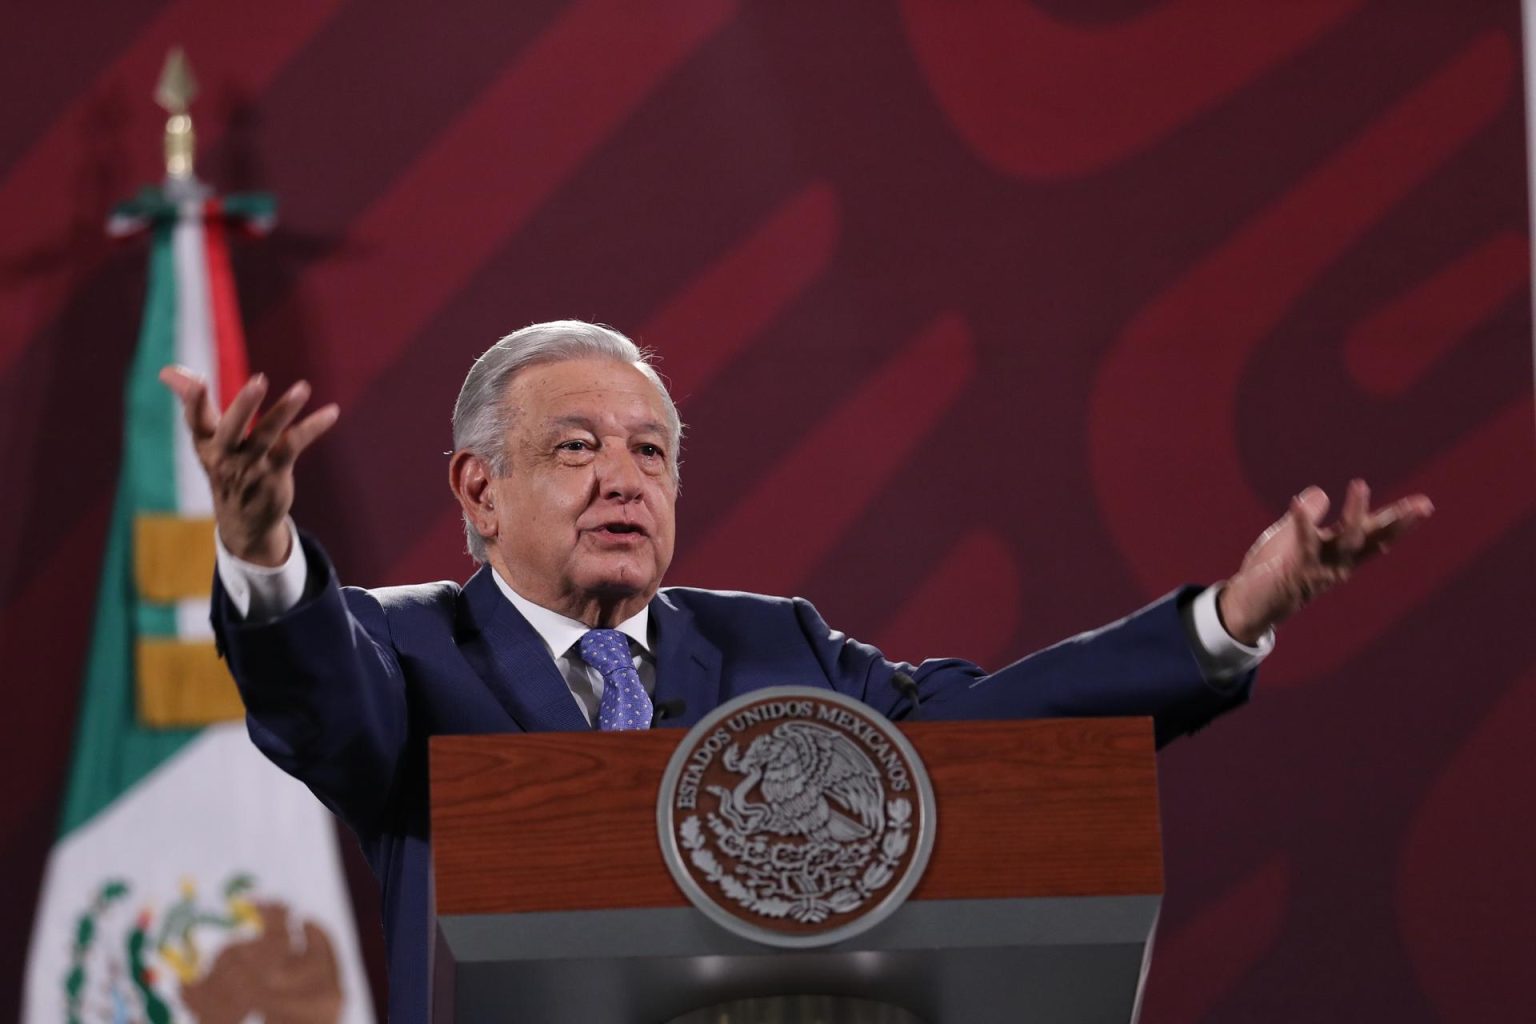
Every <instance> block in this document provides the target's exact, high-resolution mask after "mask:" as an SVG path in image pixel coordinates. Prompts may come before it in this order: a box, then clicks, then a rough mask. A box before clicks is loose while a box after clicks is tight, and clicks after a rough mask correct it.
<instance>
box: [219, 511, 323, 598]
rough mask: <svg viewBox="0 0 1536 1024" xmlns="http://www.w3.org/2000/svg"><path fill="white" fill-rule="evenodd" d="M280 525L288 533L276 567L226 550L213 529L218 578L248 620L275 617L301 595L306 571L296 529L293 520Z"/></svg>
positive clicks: (220, 536)
mask: <svg viewBox="0 0 1536 1024" xmlns="http://www.w3.org/2000/svg"><path fill="white" fill-rule="evenodd" d="M281 527H282V529H283V530H284V531H286V533H287V534H288V541H287V546H288V552H287V557H286V558H285V559H284V560H283V561H282V562H281V563H279V564H278V565H275V566H269V565H262V564H260V563H257V562H251V561H249V560H247V559H243V558H240V557H239V556H238V555H236V554H235V553H234V552H232V551H230V550H229V548H228V546H227V545H226V544H225V542H224V537H223V535H222V534H221V533H220V532H219V531H218V530H215V531H214V535H213V540H214V549H215V553H216V560H217V564H218V572H219V579H220V581H221V582H222V583H223V585H224V592H225V593H226V594H227V595H228V597H229V600H230V604H231V605H232V606H233V608H234V610H235V611H236V613H238V614H239V615H240V616H241V617H242V618H244V619H246V620H247V621H252V622H266V621H270V620H271V619H275V618H277V617H278V616H280V615H282V614H284V613H285V612H287V611H288V610H289V609H290V608H292V607H294V606H295V605H297V604H298V603H299V601H300V599H301V598H302V597H303V595H304V587H305V585H306V582H307V580H308V573H309V570H308V565H307V562H306V560H305V557H304V552H303V548H302V547H301V546H300V545H299V541H298V530H297V528H296V527H295V526H294V525H293V520H292V519H284V520H283V522H282V524H281Z"/></svg>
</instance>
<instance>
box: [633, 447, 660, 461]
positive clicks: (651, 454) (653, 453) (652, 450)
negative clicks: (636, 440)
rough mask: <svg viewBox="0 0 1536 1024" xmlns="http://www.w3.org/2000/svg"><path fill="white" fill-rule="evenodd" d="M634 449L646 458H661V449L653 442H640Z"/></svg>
mask: <svg viewBox="0 0 1536 1024" xmlns="http://www.w3.org/2000/svg"><path fill="white" fill-rule="evenodd" d="M635 450H636V451H638V452H639V453H640V454H641V455H644V456H645V457H646V458H648V459H659V458H661V449H660V448H659V447H658V446H656V445H654V444H642V445H640V446H639V447H638V448H636V449H635Z"/></svg>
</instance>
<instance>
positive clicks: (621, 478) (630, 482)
mask: <svg viewBox="0 0 1536 1024" xmlns="http://www.w3.org/2000/svg"><path fill="white" fill-rule="evenodd" d="M597 482H598V488H599V489H600V491H601V493H602V495H603V497H605V498H614V499H618V500H620V501H633V500H635V499H636V498H638V497H640V493H641V490H642V484H643V482H644V477H643V476H642V475H641V473H640V467H639V466H637V465H635V460H634V457H633V456H632V455H631V454H630V452H629V450H628V449H627V448H624V447H622V446H616V445H604V446H603V447H602V448H601V449H599V450H598V453H597Z"/></svg>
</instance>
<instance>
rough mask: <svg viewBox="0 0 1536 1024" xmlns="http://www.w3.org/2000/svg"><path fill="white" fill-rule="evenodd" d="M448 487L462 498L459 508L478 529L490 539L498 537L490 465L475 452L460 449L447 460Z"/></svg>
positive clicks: (455, 495)
mask: <svg viewBox="0 0 1536 1024" xmlns="http://www.w3.org/2000/svg"><path fill="white" fill-rule="evenodd" d="M448 486H449V487H451V488H453V496H454V497H455V498H458V499H459V507H460V508H462V509H463V510H464V514H465V515H466V516H468V517H469V521H470V522H471V523H473V524H475V530H476V531H477V532H478V533H479V534H480V536H482V537H484V538H485V539H486V540H490V539H492V538H494V537H495V536H496V500H495V495H494V494H493V493H492V488H491V467H490V466H488V465H487V464H486V462H485V460H484V459H482V458H481V457H480V456H478V455H476V454H475V453H474V452H470V451H465V450H463V449H460V450H459V451H456V452H454V453H453V458H452V459H451V460H450V461H449V463H448Z"/></svg>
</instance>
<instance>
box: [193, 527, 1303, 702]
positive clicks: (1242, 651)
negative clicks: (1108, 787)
mask: <svg viewBox="0 0 1536 1024" xmlns="http://www.w3.org/2000/svg"><path fill="white" fill-rule="evenodd" d="M288 531H289V537H290V538H291V539H290V541H289V547H288V560H287V561H285V562H284V563H283V564H282V565H279V566H275V567H271V568H269V567H267V566H263V565H254V564H252V563H250V562H247V561H244V560H242V559H239V558H236V557H235V556H234V555H232V554H230V553H229V549H228V548H226V547H225V546H224V540H223V538H221V537H220V536H219V535H218V531H217V530H215V531H214V544H215V546H216V549H217V551H218V570H219V581H220V582H221V583H223V584H224V592H225V593H226V594H228V595H229V600H230V603H231V604H232V605H234V607H235V611H237V612H239V613H240V615H241V617H242V618H244V619H246V620H248V621H251V622H270V621H271V620H273V619H275V618H277V617H278V616H280V615H283V614H284V613H285V612H287V611H288V610H289V609H290V608H292V607H293V606H294V605H296V604H298V603H299V600H300V598H302V597H303V596H304V587H305V584H306V582H307V581H308V577H309V566H308V565H307V564H306V563H305V559H304V551H303V548H302V547H301V546H300V544H299V535H298V531H297V529H295V528H294V525H293V520H292V519H290V520H289V521H288ZM491 576H492V578H494V579H495V580H496V586H497V588H498V589H499V590H500V591H501V592H502V594H503V595H505V596H506V599H507V600H508V601H511V602H512V605H513V607H515V608H516V609H517V610H518V612H519V613H521V614H522V616H523V618H525V619H527V620H528V624H529V625H530V626H532V627H533V629H534V632H536V633H538V634H539V638H540V639H541V640H543V641H544V647H545V649H546V650H548V651H549V656H550V657H551V658H553V659H554V662H555V665H556V666H557V667H558V668H559V669H560V674H561V675H562V676H563V677H564V678H565V683H566V685H567V686H568V687H570V690H571V697H572V698H573V699H574V700H575V701H576V704H577V706H578V707H580V708H581V712H582V714H584V715H586V716H587V721H588V722H593V721H595V720H596V719H597V708H598V705H599V704H601V703H602V700H603V677H602V676H601V675H600V674H599V673H598V671H597V669H595V668H592V667H591V666H589V665H588V664H587V663H586V662H585V661H582V660H581V653H580V651H579V650H578V649H577V647H576V643H577V641H578V640H580V639H581V637H582V635H583V634H584V633H586V631H587V630H588V629H589V628H590V627H589V626H587V625H586V624H585V623H583V622H579V621H577V620H576V619H572V618H567V617H566V616H564V615H561V614H560V613H559V612H555V611H551V610H549V609H548V608H545V607H543V606H542V605H537V604H534V603H533V602H532V601H530V600H528V599H527V598H526V597H523V596H522V595H521V594H519V593H518V592H517V591H515V590H513V589H512V588H511V587H510V586H509V585H508V584H507V581H506V580H504V579H502V578H501V574H500V573H498V572H496V571H495V570H494V569H492V570H491ZM1220 592H1221V588H1220V587H1219V586H1217V587H1206V588H1205V589H1204V590H1202V591H1201V592H1200V594H1199V596H1198V597H1196V598H1195V599H1194V601H1193V602H1191V603H1190V606H1189V608H1188V609H1187V611H1186V614H1185V625H1186V626H1187V628H1188V629H1189V632H1190V639H1191V643H1192V646H1193V648H1194V650H1195V653H1196V657H1197V658H1198V659H1199V661H1200V666H1201V669H1202V670H1203V671H1204V673H1205V677H1206V679H1207V680H1208V681H1210V682H1211V683H1213V684H1216V685H1220V684H1221V683H1223V682H1225V681H1227V680H1230V679H1234V678H1236V677H1237V676H1240V675H1242V674H1243V673H1244V672H1247V671H1248V670H1249V669H1251V668H1254V667H1256V666H1257V665H1258V664H1259V662H1261V661H1263V660H1264V659H1265V658H1266V657H1267V656H1268V655H1269V652H1270V651H1271V650H1273V649H1274V646H1275V631H1274V630H1270V631H1268V632H1267V633H1265V634H1264V636H1262V637H1260V638H1259V642H1258V643H1257V644H1256V645H1254V646H1251V647H1250V646H1249V645H1247V644H1243V643H1239V642H1238V641H1237V640H1235V639H1233V637H1232V635H1231V634H1229V633H1228V632H1227V630H1226V627H1225V626H1223V625H1222V624H1221V617H1220V615H1218V614H1217V612H1216V596H1217V595H1218V594H1219V593H1220ZM618 630H619V632H621V633H623V634H624V635H625V636H627V637H629V650H630V653H631V655H633V657H634V659H635V669H636V671H638V672H639V673H640V682H641V683H643V684H644V685H645V692H646V693H654V692H655V689H656V656H655V654H654V653H653V652H652V650H651V640H650V608H648V607H647V608H642V609H640V612H639V614H637V615H635V616H633V617H631V618H629V619H626V620H625V621H623V622H621V623H619V625H618Z"/></svg>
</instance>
